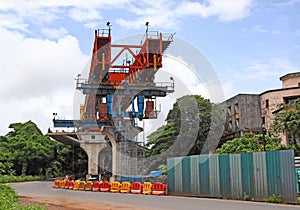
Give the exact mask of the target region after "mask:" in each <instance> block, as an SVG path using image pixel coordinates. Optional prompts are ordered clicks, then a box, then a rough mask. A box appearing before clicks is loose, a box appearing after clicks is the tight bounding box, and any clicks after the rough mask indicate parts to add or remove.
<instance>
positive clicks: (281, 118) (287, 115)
mask: <svg viewBox="0 0 300 210" xmlns="http://www.w3.org/2000/svg"><path fill="white" fill-rule="evenodd" d="M281 109H282V110H281V112H279V113H277V114H275V119H274V123H273V125H272V126H271V130H272V131H273V132H275V133H276V132H284V133H286V134H287V135H288V137H289V143H290V144H291V145H295V146H297V139H299V138H300V98H298V99H297V100H295V101H294V102H293V103H289V104H286V105H284V106H282V107H281Z"/></svg>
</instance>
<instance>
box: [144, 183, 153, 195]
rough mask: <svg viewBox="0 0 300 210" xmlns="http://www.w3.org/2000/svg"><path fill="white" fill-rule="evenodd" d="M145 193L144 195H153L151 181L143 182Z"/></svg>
mask: <svg viewBox="0 0 300 210" xmlns="http://www.w3.org/2000/svg"><path fill="white" fill-rule="evenodd" d="M143 194H144V195H151V194H152V183H151V182H144V184H143Z"/></svg>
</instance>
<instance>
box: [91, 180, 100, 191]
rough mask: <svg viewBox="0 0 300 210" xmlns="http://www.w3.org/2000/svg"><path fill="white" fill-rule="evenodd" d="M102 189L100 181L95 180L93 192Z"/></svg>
mask: <svg viewBox="0 0 300 210" xmlns="http://www.w3.org/2000/svg"><path fill="white" fill-rule="evenodd" d="M99 190H100V182H97V181H96V182H94V183H93V187H92V191H93V192H98V191H99Z"/></svg>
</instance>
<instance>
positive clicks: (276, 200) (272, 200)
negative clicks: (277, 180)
mask: <svg viewBox="0 0 300 210" xmlns="http://www.w3.org/2000/svg"><path fill="white" fill-rule="evenodd" d="M265 201H266V202H270V203H283V199H282V197H281V195H275V194H273V195H271V196H269V197H267V198H265Z"/></svg>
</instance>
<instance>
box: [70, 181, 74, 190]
mask: <svg viewBox="0 0 300 210" xmlns="http://www.w3.org/2000/svg"><path fill="white" fill-rule="evenodd" d="M73 189H74V181H73V180H70V182H69V190H73Z"/></svg>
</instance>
